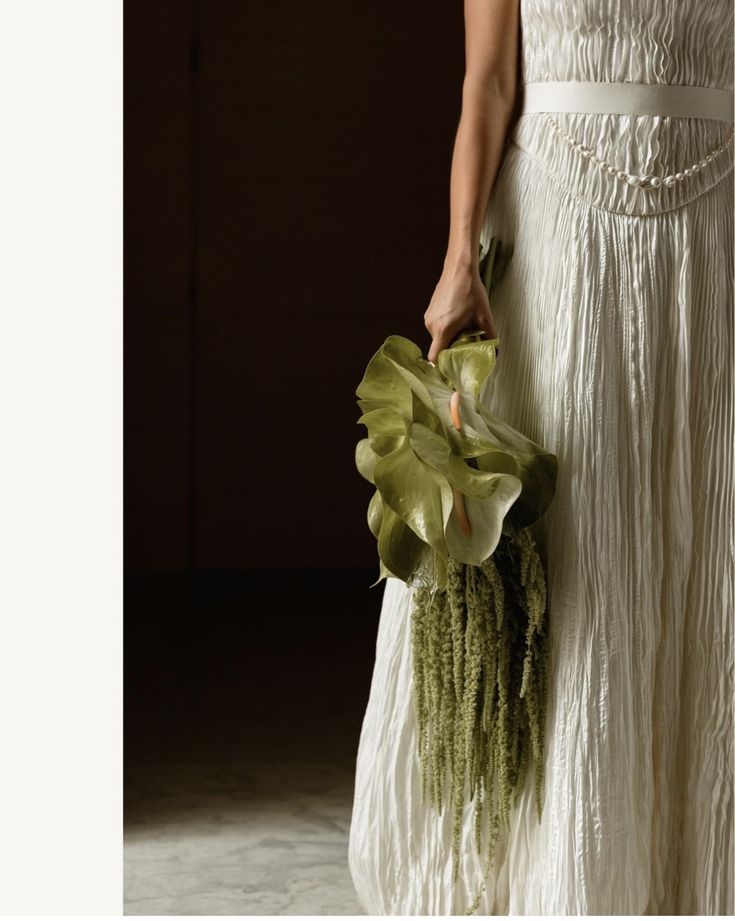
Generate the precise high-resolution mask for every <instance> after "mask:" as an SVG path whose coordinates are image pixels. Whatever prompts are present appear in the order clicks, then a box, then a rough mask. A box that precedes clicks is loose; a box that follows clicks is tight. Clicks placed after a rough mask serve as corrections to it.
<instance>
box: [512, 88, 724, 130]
mask: <svg viewBox="0 0 735 921" xmlns="http://www.w3.org/2000/svg"><path fill="white" fill-rule="evenodd" d="M521 89H522V91H523V93H524V98H523V105H522V108H521V113H520V114H521V115H525V114H526V113H528V112H598V113H603V114H609V115H666V116H672V117H674V118H714V119H717V120H718V121H723V122H733V121H735V112H734V103H733V100H734V96H733V91H732V90H723V89H718V88H717V87H713V86H686V85H683V84H682V85H679V84H672V83H613V82H606V83H592V82H585V81H577V80H568V81H547V80H543V81H539V82H532V83H526V84H525V85H524V86H522V87H521Z"/></svg>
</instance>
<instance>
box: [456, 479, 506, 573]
mask: <svg viewBox="0 0 735 921" xmlns="http://www.w3.org/2000/svg"><path fill="white" fill-rule="evenodd" d="M519 493H520V482H519V480H517V479H516V478H515V477H511V476H505V475H502V474H501V475H498V477H497V480H496V488H495V490H494V492H493V494H492V496H490V497H489V498H487V499H473V498H471V497H469V496H465V499H464V504H465V511H466V514H467V517H468V519H469V522H470V528H471V531H470V534H469V535H466V534H464V533H463V531H462V528H461V527H460V524H459V519H458V516H457V515H456V514H454V513H453V514H452V515H450V517H449V521H448V523H447V531H446V537H447V549H448V550H449V555H450V556H451V557H453V558H454V559H456V560H459V561H460V562H462V563H470V564H472V565H474V566H479V565H480V564H481V563H483V562H484V561H485V560H486V559H487V558H488V557H489V556H490V555H491V554H492V553H493V552H494V551H495V548H496V547H497V545H498V541H499V540H500V536H501V534H502V532H503V521H504V518H505V516H506V515H507V514H508V512H509V510H510V509H511V507H512V506H513V504H514V503H515V502H516V501H517V499H518V495H519Z"/></svg>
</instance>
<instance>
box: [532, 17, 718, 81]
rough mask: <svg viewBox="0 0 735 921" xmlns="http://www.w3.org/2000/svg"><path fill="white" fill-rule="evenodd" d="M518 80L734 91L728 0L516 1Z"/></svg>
mask: <svg viewBox="0 0 735 921" xmlns="http://www.w3.org/2000/svg"><path fill="white" fill-rule="evenodd" d="M521 28H522V41H523V58H522V67H523V80H524V82H526V83H530V82H532V81H537V80H592V81H596V82H597V81H623V82H631V83H678V84H689V85H692V86H713V87H718V88H721V89H732V88H733V3H732V0H563V2H562V0H521Z"/></svg>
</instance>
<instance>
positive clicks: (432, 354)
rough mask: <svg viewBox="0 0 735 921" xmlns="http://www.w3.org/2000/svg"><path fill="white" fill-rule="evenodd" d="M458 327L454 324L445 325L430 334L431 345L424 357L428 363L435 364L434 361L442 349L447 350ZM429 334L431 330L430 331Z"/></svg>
mask: <svg viewBox="0 0 735 921" xmlns="http://www.w3.org/2000/svg"><path fill="white" fill-rule="evenodd" d="M459 328H460V326H458V325H457V324H456V323H447V324H442V325H441V326H438V327H437V328H436V329H435V331H434V332H432V337H433V338H432V340H431V345H430V346H429V354H428V355H427V356H426V357H427V358H428V359H429V361H431V362H433V363H434V364H436V360H437V358H438V357H439V352H441V351H442V349H445V348H447V346H448V345H449V344H450V343H451V341H452V339H454V337H455V335H456V334H457V332H458V330H459ZM430 332H431V330H430Z"/></svg>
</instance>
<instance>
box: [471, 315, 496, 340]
mask: <svg viewBox="0 0 735 921" xmlns="http://www.w3.org/2000/svg"><path fill="white" fill-rule="evenodd" d="M476 321H477V325H478V326H479V328H480V329H481V330H482V331H483V332H484V333H485V335H486V336H487V337H488V339H495V338H496V337H497V335H498V333H497V330H496V328H495V322H494V320H493V317H492V314H491V313H490V312H489V311H482V312H481V313H479V314H478V315H477V317H476Z"/></svg>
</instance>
